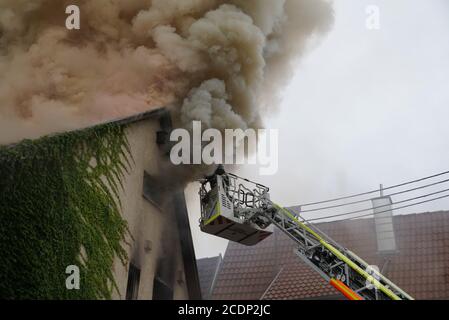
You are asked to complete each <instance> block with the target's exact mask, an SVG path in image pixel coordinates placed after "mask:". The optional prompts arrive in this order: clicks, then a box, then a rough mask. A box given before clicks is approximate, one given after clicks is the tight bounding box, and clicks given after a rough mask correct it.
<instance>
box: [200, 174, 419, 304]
mask: <svg viewBox="0 0 449 320" xmlns="http://www.w3.org/2000/svg"><path fill="white" fill-rule="evenodd" d="M200 199H201V220H200V227H201V230H202V231H204V232H206V233H210V234H213V235H216V236H219V237H223V238H226V239H228V240H231V241H235V242H239V243H242V244H245V245H254V244H256V243H258V242H260V241H262V240H263V239H265V238H266V237H267V236H269V235H270V234H271V233H272V232H273V226H276V227H278V228H279V229H280V230H281V231H282V232H284V233H285V234H286V235H287V236H288V237H290V238H291V239H292V240H293V241H295V243H296V244H297V245H298V247H297V249H296V254H297V255H298V257H299V258H301V260H303V261H304V262H305V263H306V264H307V265H309V266H310V267H311V268H313V269H314V270H315V271H316V272H318V273H319V274H320V275H321V276H322V277H323V278H324V279H325V280H326V281H328V282H329V283H330V284H331V285H333V286H334V287H335V288H336V289H337V290H339V291H340V292H342V293H343V294H344V295H345V296H346V297H347V298H349V299H352V300H412V299H413V298H412V297H411V296H409V295H408V294H407V293H405V292H404V291H403V290H401V289H400V288H399V287H398V286H396V285H395V284H394V283H393V282H391V281H390V280H388V279H387V278H386V277H384V276H383V275H382V274H381V273H380V272H378V271H377V270H375V269H373V268H371V267H370V266H369V264H368V263H366V262H365V261H363V260H362V259H361V258H359V257H358V256H357V255H356V254H354V253H353V252H351V251H350V250H348V249H346V248H344V247H342V246H341V245H339V244H338V243H337V242H335V241H334V240H332V239H331V238H329V237H328V236H327V235H326V234H324V233H323V232H321V231H320V230H319V229H318V228H316V227H315V226H313V225H312V224H310V223H308V222H307V221H306V220H304V219H303V218H302V217H301V216H300V214H297V213H293V212H291V211H290V210H288V209H286V208H284V207H281V206H279V205H277V204H275V203H274V202H272V201H271V200H270V196H269V188H267V187H265V186H263V185H260V184H258V183H255V182H252V181H249V180H247V179H243V178H240V177H238V176H236V175H233V174H229V173H225V172H222V174H215V175H214V176H212V177H209V178H208V179H205V180H203V181H201V189H200Z"/></svg>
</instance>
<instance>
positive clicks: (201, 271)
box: [196, 255, 223, 300]
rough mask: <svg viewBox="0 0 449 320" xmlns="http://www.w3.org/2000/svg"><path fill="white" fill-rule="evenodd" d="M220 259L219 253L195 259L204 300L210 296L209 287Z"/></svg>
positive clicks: (211, 284) (210, 287) (212, 282)
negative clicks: (210, 256) (214, 255)
mask: <svg viewBox="0 0 449 320" xmlns="http://www.w3.org/2000/svg"><path fill="white" fill-rule="evenodd" d="M222 259H223V258H222V257H221V255H219V256H217V257H212V258H204V259H198V260H197V261H196V264H197V266H198V275H199V278H200V286H201V295H202V297H203V299H205V300H207V299H209V298H210V293H211V289H212V287H213V285H214V280H215V278H216V276H217V274H218V271H219V268H220V266H221V263H222Z"/></svg>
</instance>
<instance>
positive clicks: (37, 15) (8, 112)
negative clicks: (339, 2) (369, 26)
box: [0, 0, 333, 144]
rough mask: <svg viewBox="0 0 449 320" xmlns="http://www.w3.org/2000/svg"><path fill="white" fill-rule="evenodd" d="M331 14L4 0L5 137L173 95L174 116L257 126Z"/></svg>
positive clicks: (102, 116) (322, 8) (0, 60)
mask: <svg viewBox="0 0 449 320" xmlns="http://www.w3.org/2000/svg"><path fill="white" fill-rule="evenodd" d="M70 4H77V5H78V6H79V7H80V9H81V30H79V31H69V30H67V29H66V28H65V19H66V17H67V15H66V14H65V8H66V6H68V5H70ZM332 21H333V15H332V9H331V5H330V4H329V3H328V2H327V1H326V0H229V1H224V0H152V1H151V0H95V1H88V0H78V1H68V0H34V1H27V0H0V143H1V144H4V143H10V142H14V141H17V140H19V139H22V138H35V137H37V136H40V135H44V134H48V133H51V132H55V131H64V130H72V129H75V128H78V127H82V126H86V125H91V124H94V123H97V122H100V121H105V120H111V119H114V118H117V117H123V116H128V115H131V114H135V113H139V112H143V111H146V110H150V109H152V108H156V107H160V106H164V105H167V104H173V105H178V106H179V107H178V108H177V109H175V110H173V112H174V115H175V117H176V118H177V119H179V121H178V122H179V123H178V124H179V125H187V124H188V123H189V122H191V121H192V120H202V121H203V122H204V123H205V126H209V127H216V128H220V129H224V128H247V127H258V126H261V121H260V115H261V111H262V110H267V109H269V108H271V107H273V106H274V105H275V104H276V99H277V96H278V95H279V92H280V90H281V88H282V86H283V85H284V84H285V83H286V82H287V81H288V79H289V76H290V72H291V70H292V64H293V63H294V62H295V60H296V59H297V58H298V57H300V56H301V54H302V53H303V52H304V50H305V49H306V47H307V43H308V40H309V39H311V38H313V37H315V36H319V35H321V34H323V33H325V32H326V31H327V30H328V29H329V27H330V26H331V24H332Z"/></svg>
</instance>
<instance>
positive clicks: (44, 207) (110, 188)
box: [0, 109, 201, 299]
mask: <svg viewBox="0 0 449 320" xmlns="http://www.w3.org/2000/svg"><path fill="white" fill-rule="evenodd" d="M170 126H171V124H170V116H169V114H168V113H167V111H166V110H165V109H158V110H155V111H151V112H147V113H143V114H139V115H136V116H133V117H129V118H125V119H122V120H118V121H113V122H108V123H105V124H102V125H98V126H95V127H89V128H87V129H82V130H77V131H72V132H67V133H63V134H56V135H53V136H49V137H44V138H41V139H37V140H27V141H23V142H21V143H18V144H15V145H9V146H3V147H1V149H0V166H1V170H0V172H1V179H0V181H1V188H0V189H1V193H0V194H1V200H0V203H1V205H0V207H1V210H0V229H1V230H0V234H1V242H0V253H1V254H0V297H1V298H3V299H23V298H25V299H94V298H114V299H120V298H122V299H125V298H126V299H153V298H154V299H189V298H191V299H199V298H200V297H201V294H200V288H199V282H198V276H197V269H196V262H195V253H194V250H193V243H192V238H191V233H190V227H189V220H188V217H187V209H186V205H185V200H184V194H183V189H182V187H179V188H176V186H173V185H171V186H170V190H169V192H167V190H168V188H169V187H168V186H167V185H166V184H165V183H164V181H163V180H161V179H164V177H163V176H162V177H161V174H160V165H161V163H160V162H161V161H163V157H164V153H165V149H164V142H165V140H164V137H165V135H166V132H168V131H169V130H170V129H171V128H170ZM69 266H75V267H77V268H78V269H79V270H80V274H79V278H80V279H79V285H78V288H76V289H68V287H67V286H66V281H67V278H68V277H69V274H67V273H66V270H67V267H69Z"/></svg>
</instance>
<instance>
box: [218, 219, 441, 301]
mask: <svg viewBox="0 0 449 320" xmlns="http://www.w3.org/2000/svg"><path fill="white" fill-rule="evenodd" d="M317 227H318V228H320V229H321V230H322V231H323V232H325V233H326V234H328V235H329V236H330V237H331V238H333V239H335V240H336V241H337V242H339V243H340V244H341V245H343V246H345V247H347V248H349V249H350V250H352V251H353V252H355V253H356V254H357V255H359V256H360V257H361V258H363V259H364V260H365V261H367V262H368V263H370V264H373V265H378V266H379V267H380V268H382V267H385V268H384V271H383V273H384V275H385V276H386V277H388V278H390V279H391V280H392V281H393V282H395V283H396V284H397V285H398V286H399V287H401V288H402V289H404V290H405V291H406V292H408V293H409V294H410V295H412V296H413V297H415V298H416V299H444V298H446V299H448V298H449V211H441V212H432V213H422V214H411V215H397V216H394V227H395V232H396V241H397V246H398V252H397V253H395V254H393V255H390V256H382V255H380V254H379V253H378V252H377V244H376V234H375V227H374V220H373V219H358V220H349V221H348V220H346V221H338V222H331V223H321V224H318V225H317ZM294 249H295V243H294V242H293V241H292V240H291V239H289V238H287V236H285V235H284V234H283V233H282V232H281V231H279V230H275V233H274V234H273V235H272V236H271V237H269V238H267V239H266V240H264V241H262V242H261V243H259V244H257V245H256V246H254V247H245V246H242V245H240V244H237V243H229V245H228V248H227V250H226V254H225V258H224V261H223V266H222V268H221V271H220V274H219V276H218V278H217V281H216V284H215V288H214V291H213V298H214V299H261V298H263V299H310V298H325V297H328V298H329V297H336V298H337V297H340V295H339V293H338V292H337V291H336V290H335V289H333V288H332V287H331V286H330V285H329V284H327V283H326V282H325V281H324V280H323V279H322V278H321V277H320V276H319V275H318V274H316V273H315V272H314V271H313V270H311V269H310V268H309V267H308V266H307V265H306V264H305V263H304V262H302V261H301V260H300V259H299V258H298V257H297V256H296V255H295V253H294Z"/></svg>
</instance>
